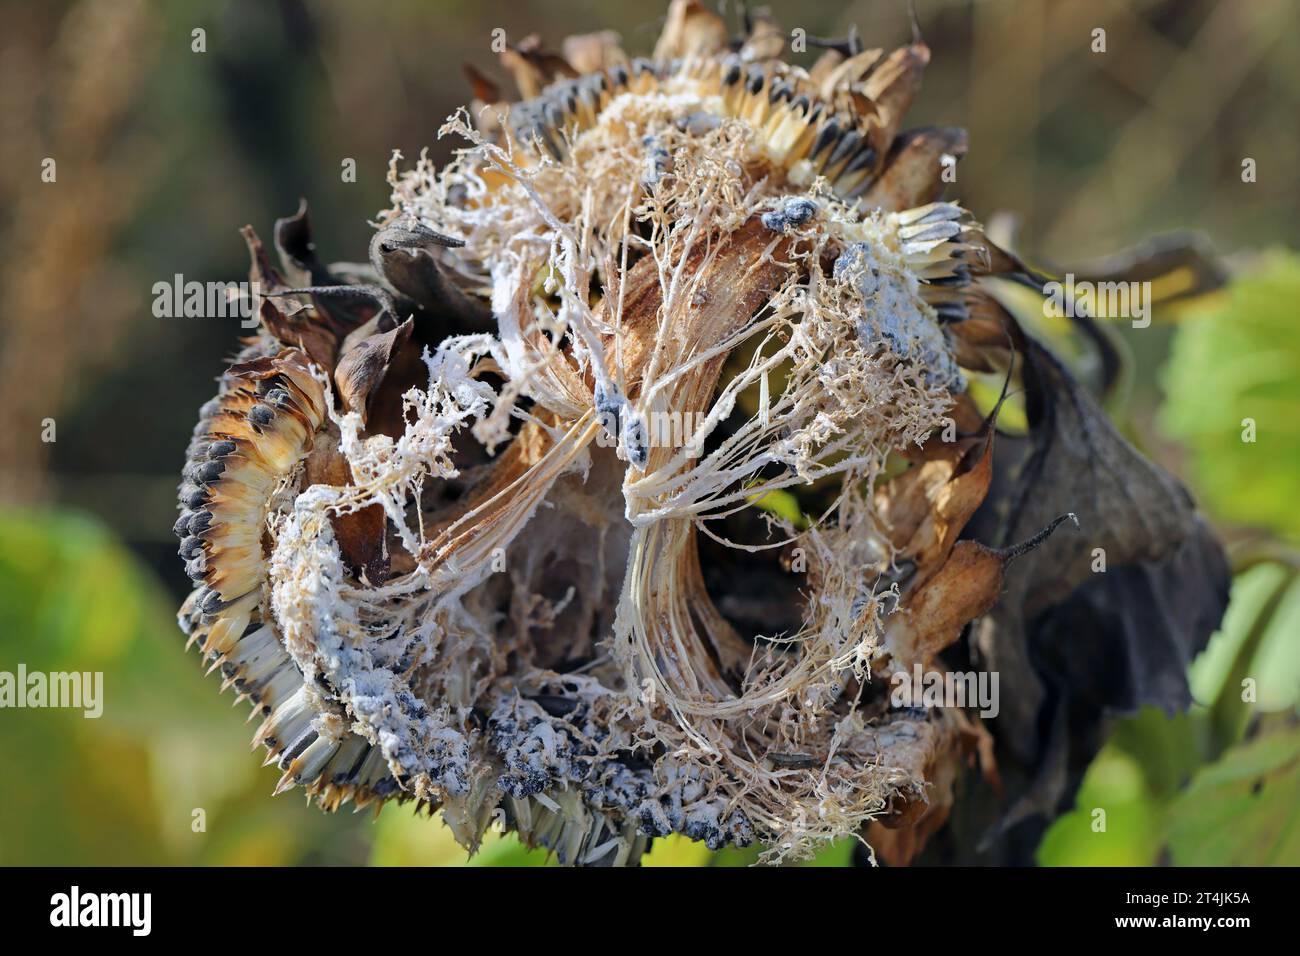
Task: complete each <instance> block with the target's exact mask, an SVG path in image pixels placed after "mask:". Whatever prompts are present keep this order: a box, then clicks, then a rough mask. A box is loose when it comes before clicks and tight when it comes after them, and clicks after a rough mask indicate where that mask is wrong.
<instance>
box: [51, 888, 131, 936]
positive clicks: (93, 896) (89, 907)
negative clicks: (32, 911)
mask: <svg viewBox="0 0 1300 956" xmlns="http://www.w3.org/2000/svg"><path fill="white" fill-rule="evenodd" d="M152 924H153V895H152V894H151V893H82V892H81V888H80V887H77V886H74V887H73V888H72V891H71V892H70V893H55V894H54V895H53V896H51V897H50V925H51V926H66V927H76V926H129V927H130V928H131V935H133V936H148V935H149V930H150V929H151V927H152Z"/></svg>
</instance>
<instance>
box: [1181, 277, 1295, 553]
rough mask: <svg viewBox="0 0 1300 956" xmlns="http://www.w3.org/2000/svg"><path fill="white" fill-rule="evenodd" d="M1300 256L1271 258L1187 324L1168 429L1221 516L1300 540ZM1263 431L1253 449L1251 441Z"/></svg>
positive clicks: (1194, 313) (1191, 314)
mask: <svg viewBox="0 0 1300 956" xmlns="http://www.w3.org/2000/svg"><path fill="white" fill-rule="evenodd" d="M1297 302H1300V257H1297V256H1295V255H1288V254H1285V253H1280V252H1278V253H1273V254H1270V255H1269V256H1267V257H1266V258H1265V259H1264V260H1263V261H1262V262H1261V263H1259V265H1258V266H1257V268H1256V269H1255V271H1253V273H1252V275H1251V276H1250V278H1249V279H1248V280H1247V281H1240V282H1234V283H1233V284H1231V285H1230V286H1229V287H1228V288H1227V289H1225V290H1224V291H1223V292H1222V293H1220V294H1218V295H1215V296H1212V297H1210V298H1208V299H1206V300H1205V301H1203V302H1202V303H1198V304H1197V305H1196V306H1195V307H1194V308H1192V309H1189V310H1188V311H1189V314H1188V315H1187V316H1186V317H1185V318H1184V320H1183V321H1182V322H1181V323H1180V325H1179V329H1178V334H1177V335H1176V337H1175V339H1174V346H1173V352H1172V354H1171V356H1170V359H1169V363H1168V364H1167V365H1166V366H1165V374H1164V386H1165V390H1166V392H1167V395H1168V400H1167V401H1166V402H1165V404H1164V406H1163V407H1162V409H1161V415H1160V422H1161V424H1162V425H1163V426H1164V428H1165V429H1166V430H1168V432H1169V433H1170V434H1171V435H1173V436H1174V437H1176V438H1178V439H1180V440H1181V441H1182V442H1183V443H1184V444H1185V445H1186V447H1187V448H1188V450H1189V451H1190V452H1191V454H1192V471H1193V477H1194V480H1195V482H1196V488H1197V490H1198V491H1199V492H1200V494H1201V497H1202V503H1203V504H1205V505H1207V506H1208V507H1209V508H1210V509H1211V510H1212V511H1214V512H1215V513H1216V514H1217V515H1218V516H1219V517H1221V518H1224V519H1227V520H1230V521H1234V522H1237V523H1241V524H1249V525H1258V526H1260V527H1262V528H1265V529H1268V530H1270V531H1272V532H1274V533H1276V534H1279V535H1282V536H1285V537H1286V538H1289V539H1292V540H1300V508H1297V507H1296V491H1297V488H1296V482H1297V478H1296V476H1297V474H1300V348H1297V347H1296V303H1297ZM1249 422H1253V423H1254V428H1255V436H1254V440H1253V442H1252V443H1247V442H1244V441H1243V438H1242V435H1243V432H1244V431H1245V430H1246V429H1247V428H1248V427H1249V424H1248V423H1249Z"/></svg>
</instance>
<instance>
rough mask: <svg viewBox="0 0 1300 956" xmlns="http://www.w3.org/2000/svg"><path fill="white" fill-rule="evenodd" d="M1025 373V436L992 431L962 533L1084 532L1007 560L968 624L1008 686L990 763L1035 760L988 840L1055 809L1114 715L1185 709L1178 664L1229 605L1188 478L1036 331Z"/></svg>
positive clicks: (1000, 537) (978, 648)
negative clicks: (1068, 518)
mask: <svg viewBox="0 0 1300 956" xmlns="http://www.w3.org/2000/svg"><path fill="white" fill-rule="evenodd" d="M1024 379H1025V385H1026V392H1027V413H1028V418H1029V425H1030V431H1029V435H1028V436H1027V437H1026V438H1024V439H1012V438H1008V437H1005V436H1004V437H1002V438H1000V439H999V442H998V453H997V458H998V461H996V462H995V466H994V473H995V476H997V477H996V479H995V482H994V487H993V488H992V489H991V490H990V493H989V496H988V500H987V502H986V504H985V506H984V507H983V508H982V509H981V511H980V513H979V514H977V515H976V517H975V519H974V520H973V521H972V523H971V526H970V528H969V529H968V533H970V534H971V535H973V536H975V537H977V538H979V539H981V540H986V541H992V542H996V543H998V544H1002V545H1005V544H1006V543H1008V542H1011V541H1014V540H1019V539H1023V538H1024V537H1026V536H1028V535H1029V534H1031V533H1032V532H1033V531H1035V530H1037V529H1038V528H1039V527H1042V526H1044V525H1045V524H1046V523H1047V522H1048V520H1049V519H1050V518H1051V517H1052V516H1053V515H1056V514H1059V513H1061V512H1066V511H1070V512H1074V513H1076V514H1077V515H1078V521H1079V526H1080V531H1079V533H1075V534H1068V535H1059V536H1056V537H1054V538H1052V539H1051V540H1050V541H1048V542H1047V543H1046V544H1044V545H1043V546H1042V548H1041V550H1040V551H1039V552H1038V555H1037V560H1035V561H1025V562H1020V563H1018V564H1017V565H1016V566H1015V567H1013V568H1012V569H1010V570H1008V572H1007V574H1006V578H1005V591H1004V593H1003V595H1002V598H1001V599H1000V600H999V601H998V602H997V604H996V605H995V606H994V608H993V609H992V611H991V612H990V613H989V614H988V615H987V616H986V617H985V618H983V619H982V620H981V621H980V622H978V623H977V625H976V627H975V630H974V634H973V637H972V641H973V646H972V653H973V655H974V659H975V661H976V662H977V663H978V664H979V666H980V667H982V668H985V669H988V670H994V671H998V672H999V673H1000V675H1001V682H1002V685H1003V686H1014V687H1015V688H1016V689H1017V690H1016V693H1015V694H1014V695H1007V696H1005V697H1004V698H1003V700H1002V705H1001V712H1000V714H999V715H998V718H997V719H996V721H995V722H994V728H993V729H994V733H995V736H996V737H997V739H998V744H999V750H1000V753H1001V763H1002V765H1003V767H1004V768H1006V767H1007V765H1008V758H1011V760H1012V761H1014V762H1015V763H1018V764H1019V765H1020V766H1021V767H1024V768H1031V767H1032V768H1036V772H1035V774H1034V775H1033V777H1032V779H1031V778H1030V777H1029V776H1028V775H1027V774H1026V775H1021V776H1019V777H1018V778H1017V782H1016V785H1015V786H1012V787H1010V788H1009V790H1010V793H1011V795H1012V796H1013V797H1016V798H1017V800H1018V802H1016V803H1015V805H1014V809H1013V810H1012V812H1011V813H1010V814H1008V815H1006V816H1005V817H1004V818H1003V819H1002V822H1001V824H1000V826H999V828H998V829H996V830H995V831H993V833H992V834H991V835H990V837H993V836H998V835H1004V834H1006V832H1007V830H1008V829H1009V828H1010V827H1011V826H1012V825H1014V824H1015V823H1016V822H1017V821H1020V820H1024V819H1026V818H1028V817H1031V816H1034V815H1037V814H1053V813H1055V812H1056V811H1057V810H1058V809H1059V807H1060V805H1061V803H1062V801H1063V800H1067V799H1068V798H1069V795H1070V793H1071V792H1072V791H1073V787H1074V786H1075V785H1076V784H1077V781H1078V777H1079V775H1080V774H1081V773H1082V770H1083V768H1084V767H1085V766H1086V764H1087V763H1088V761H1090V760H1091V758H1092V756H1093V755H1094V754H1095V752H1096V750H1097V748H1098V747H1099V746H1100V744H1101V741H1102V739H1103V731H1104V721H1105V719H1106V718H1107V717H1108V716H1109V715H1111V714H1113V713H1116V712H1125V711H1130V710H1132V709H1133V708H1135V707H1137V706H1141V705H1155V706H1159V707H1162V708H1165V709H1167V710H1174V709H1181V708H1184V707H1186V706H1187V705H1188V703H1189V702H1190V693H1189V691H1188V687H1187V679H1186V667H1187V664H1188V663H1189V662H1190V660H1191V658H1192V657H1193V656H1194V655H1195V654H1196V653H1197V652H1198V651H1199V650H1200V649H1201V648H1203V647H1204V646H1205V644H1206V642H1207V641H1208V640H1209V637H1210V634H1211V633H1212V632H1213V630H1214V628H1215V627H1216V626H1217V625H1218V622H1219V620H1220V618H1221V617H1222V613H1223V610H1224V608H1225V607H1226V603H1227V588H1228V569H1227V564H1226V559H1225V557H1224V555H1223V552H1222V549H1221V548H1220V546H1219V544H1218V543H1217V542H1216V541H1215V540H1214V539H1213V537H1212V535H1210V533H1209V531H1208V529H1207V528H1206V527H1205V525H1204V523H1203V522H1202V521H1201V520H1200V518H1199V517H1198V516H1197V514H1196V512H1195V510H1194V508H1193V505H1192V502H1191V499H1190V498H1189V496H1188V494H1187V492H1186V491H1185V490H1184V489H1183V487H1182V486H1181V485H1180V484H1179V483H1178V482H1177V481H1176V480H1175V479H1174V478H1173V477H1171V476H1170V475H1168V474H1167V473H1166V472H1164V471H1163V470H1162V469H1160V468H1159V467H1158V466H1156V465H1155V464H1153V463H1151V462H1149V461H1147V460H1146V459H1145V458H1143V457H1142V455H1141V454H1140V453H1139V452H1138V451H1137V450H1136V449H1134V448H1133V446H1132V445H1130V444H1129V443H1128V442H1127V441H1126V440H1125V439H1124V438H1123V437H1121V436H1120V435H1119V434H1118V433H1117V432H1116V431H1115V429H1114V427H1113V426H1112V425H1111V424H1110V422H1109V420H1108V419H1107V418H1106V416H1105V414H1104V413H1103V412H1102V411H1101V409H1100V408H1099V407H1098V406H1097V404H1096V402H1095V400H1094V399H1093V398H1092V396H1091V395H1089V394H1088V393H1087V392H1086V391H1085V390H1084V389H1082V388H1081V387H1080V386H1079V385H1078V384H1077V383H1076V382H1075V381H1074V380H1073V378H1072V377H1071V376H1070V374H1069V373H1068V371H1067V370H1066V369H1065V368H1064V367H1063V366H1062V365H1061V363H1060V362H1059V361H1058V360H1057V359H1056V358H1054V357H1053V356H1052V355H1051V354H1050V353H1049V352H1047V350H1046V349H1044V348H1043V347H1042V346H1040V345H1038V344H1037V343H1035V342H1033V341H1032V340H1030V341H1028V344H1027V351H1026V367H1025V372H1024ZM1099 560H1104V561H1105V571H1104V572H1101V571H1095V570H1094V568H1099V567H1100V565H1099V564H1098V561H1099ZM1012 776H1013V777H1014V776H1015V774H1014V773H1013V774H1012ZM1001 809H1002V811H1003V812H1005V811H1006V807H1005V806H1004V807H1002V808H1001ZM985 822H986V823H988V822H990V821H988V820H986V821H985Z"/></svg>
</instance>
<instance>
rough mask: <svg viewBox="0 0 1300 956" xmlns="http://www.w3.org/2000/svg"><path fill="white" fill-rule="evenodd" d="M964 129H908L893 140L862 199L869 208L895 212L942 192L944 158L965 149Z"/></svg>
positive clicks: (966, 146)
mask: <svg viewBox="0 0 1300 956" xmlns="http://www.w3.org/2000/svg"><path fill="white" fill-rule="evenodd" d="M968 143H969V140H968V137H967V135H966V131H965V130H964V129H962V128H960V127H957V126H928V127H922V128H920V129H911V130H908V131H907V132H905V133H903V134H902V135H901V136H899V137H898V138H897V139H895V140H894V142H893V145H892V146H891V147H890V149H889V155H888V156H887V157H886V159H885V166H884V169H883V170H882V171H881V174H880V178H879V179H877V180H876V181H875V182H874V183H872V185H871V188H870V189H868V190H867V193H866V195H865V196H864V197H863V199H862V203H863V205H864V206H865V207H866V208H868V209H873V208H874V209H883V210H885V211H886V212H898V211H900V210H903V209H910V208H912V207H914V206H924V205H925V204H926V203H931V202H934V201H935V200H936V199H938V198H939V197H940V196H942V195H943V187H944V182H943V178H942V177H943V169H944V167H943V162H942V160H943V157H944V156H951V157H952V158H953V160H958V159H960V158H961V157H962V156H965V155H966V150H967V148H968Z"/></svg>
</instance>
